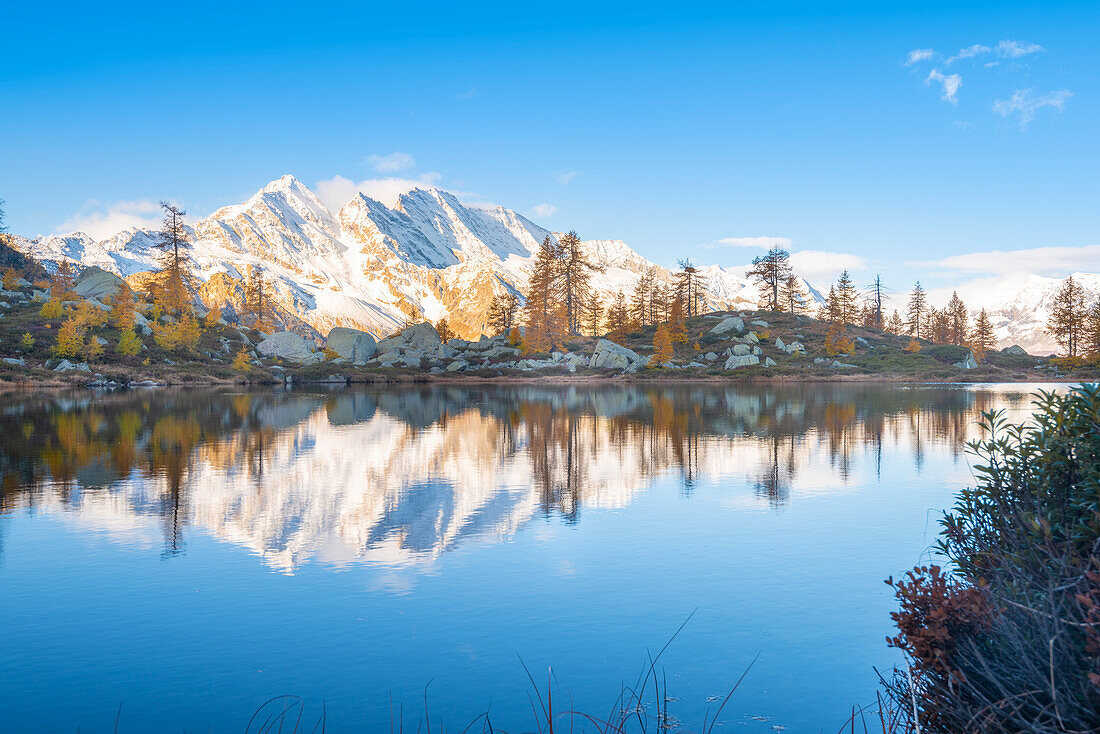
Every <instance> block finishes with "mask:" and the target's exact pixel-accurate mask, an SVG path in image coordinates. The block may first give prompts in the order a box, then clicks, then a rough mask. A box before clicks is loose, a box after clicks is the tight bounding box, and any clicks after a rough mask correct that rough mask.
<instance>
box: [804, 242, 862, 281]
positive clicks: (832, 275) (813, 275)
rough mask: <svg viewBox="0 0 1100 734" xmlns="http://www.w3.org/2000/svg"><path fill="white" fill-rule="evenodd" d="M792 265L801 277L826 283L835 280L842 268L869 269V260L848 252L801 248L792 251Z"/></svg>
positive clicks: (854, 270) (853, 270) (850, 269)
mask: <svg viewBox="0 0 1100 734" xmlns="http://www.w3.org/2000/svg"><path fill="white" fill-rule="evenodd" d="M791 267H792V268H794V272H795V273H796V274H797V275H799V276H800V277H803V278H805V279H806V280H809V281H811V282H813V283H822V284H824V283H827V282H830V281H833V280H835V279H836V278H837V276H839V275H840V272H841V271H842V270H848V271H851V272H857V271H860V270H867V261H866V260H864V259H863V258H862V257H859V256H858V255H852V254H849V253H846V252H826V251H824V250H799V251H798V252H793V253H791ZM826 287H827V286H826Z"/></svg>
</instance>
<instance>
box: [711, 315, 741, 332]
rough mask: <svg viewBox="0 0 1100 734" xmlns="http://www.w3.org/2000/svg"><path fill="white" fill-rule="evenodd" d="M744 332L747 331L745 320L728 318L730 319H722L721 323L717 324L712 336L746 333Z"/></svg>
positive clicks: (735, 317)
mask: <svg viewBox="0 0 1100 734" xmlns="http://www.w3.org/2000/svg"><path fill="white" fill-rule="evenodd" d="M744 330H745V322H744V320H742V319H741V318H739V317H737V316H728V317H726V318H724V319H722V320H721V321H719V322H718V323H717V324H715V325H714V328H712V329H711V330H710V333H711V334H725V333H726V332H727V331H744Z"/></svg>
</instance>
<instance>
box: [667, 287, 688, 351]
mask: <svg viewBox="0 0 1100 734" xmlns="http://www.w3.org/2000/svg"><path fill="white" fill-rule="evenodd" d="M668 333H669V336H671V337H672V341H674V342H676V343H677V344H687V340H688V336H687V324H686V323H685V317H684V302H683V301H682V300H680V296H675V297H674V298H673V299H672V305H671V306H669V309H668Z"/></svg>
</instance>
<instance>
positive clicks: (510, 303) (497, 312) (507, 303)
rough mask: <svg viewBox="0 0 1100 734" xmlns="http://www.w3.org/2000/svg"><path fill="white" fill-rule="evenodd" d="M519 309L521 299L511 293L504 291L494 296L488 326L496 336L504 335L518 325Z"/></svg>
mask: <svg viewBox="0 0 1100 734" xmlns="http://www.w3.org/2000/svg"><path fill="white" fill-rule="evenodd" d="M518 308H519V298H518V297H517V296H516V294H515V293H512V292H511V291H504V292H503V293H498V294H496V295H495V296H493V301H492V303H490V304H489V315H488V319H487V320H488V322H489V323H488V326H489V331H490V332H492V334H493V335H494V336H496V335H497V334H504V333H506V332H507V331H508V330H509V329H511V328H512V327H513V326H514V325H515V323H516V311H517V309H518Z"/></svg>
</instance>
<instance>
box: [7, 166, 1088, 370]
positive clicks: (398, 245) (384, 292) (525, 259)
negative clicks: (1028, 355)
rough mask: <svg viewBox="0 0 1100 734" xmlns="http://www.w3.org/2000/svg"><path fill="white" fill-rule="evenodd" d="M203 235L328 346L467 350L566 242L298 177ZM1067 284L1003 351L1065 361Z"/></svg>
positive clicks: (504, 219) (207, 270) (739, 301)
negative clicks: (444, 324) (396, 337)
mask: <svg viewBox="0 0 1100 734" xmlns="http://www.w3.org/2000/svg"><path fill="white" fill-rule="evenodd" d="M190 234H191V236H192V240H193V243H194V246H193V248H192V251H191V257H192V258H193V260H194V261H195V265H196V268H197V271H198V272H199V274H200V275H201V277H202V278H203V279H204V280H207V281H209V280H210V279H211V278H212V277H213V276H215V275H216V274H219V273H223V274H225V275H227V276H229V277H230V278H240V277H242V276H243V275H244V274H245V273H246V272H247V270H248V268H249V266H252V267H258V268H261V269H263V270H265V271H266V272H267V273H268V274H269V276H270V277H271V279H272V280H273V282H274V284H275V291H276V295H277V299H278V301H279V303H280V305H281V306H282V307H283V308H284V309H286V310H287V311H288V312H289V313H291V314H293V315H294V316H296V317H297V319H298V320H299V322H298V325H299V327H300V328H302V329H306V330H314V331H316V332H318V333H320V334H324V333H327V331H328V330H329V329H330V328H332V327H334V326H350V327H354V328H360V329H364V330H366V331H370V332H371V333H373V334H375V335H376V336H383V335H386V334H389V333H391V332H393V331H394V330H396V329H397V328H399V327H400V326H401V325H402V324H403V323H404V322H405V321H406V319H413V320H419V319H429V320H431V321H436V320H438V319H440V318H442V317H447V318H448V320H449V322H450V323H451V325H452V327H453V328H455V330H456V331H457V332H458V333H459V334H460V335H462V336H466V337H475V336H477V335H479V334H480V333H482V331H483V330H484V329H485V322H486V315H487V311H488V307H489V303H490V302H491V300H492V298H493V295H494V294H496V293H500V292H503V291H506V290H508V291H513V292H516V293H519V294H522V292H523V290H524V288H525V285H526V282H527V278H528V274H529V273H530V270H531V267H532V265H533V262H534V254H535V252H536V251H537V250H538V247H539V245H540V244H541V243H542V241H543V240H544V239H545V238H546V237H547V236H551V237H555V236H557V234H556V233H553V232H550V231H549V230H546V229H543V228H542V227H540V226H538V225H537V224H535V223H534V222H531V221H530V220H528V219H526V218H525V217H523V216H522V215H520V214H518V213H516V212H515V211H513V210H511V209H505V208H503V207H492V208H478V207H472V206H467V205H465V204H463V203H462V202H461V201H459V199H458V198H457V197H456V196H455V195H454V194H451V193H449V192H447V191H443V190H441V189H436V188H424V189H419V188H418V189H413V190H411V191H409V192H407V193H405V194H402V195H401V196H400V197H398V199H397V201H396V203H395V205H394V206H392V207H391V206H387V205H386V204H383V203H382V202H379V201H376V200H374V199H371V198H369V197H367V196H365V195H363V194H357V195H356V196H355V197H354V198H352V199H351V200H350V201H348V202H347V203H345V204H344V205H343V206H342V207H340V210H339V211H338V212H335V213H333V212H332V211H330V210H329V209H328V208H326V207H325V205H324V204H322V203H321V201H320V199H318V198H317V196H316V195H315V194H314V193H313V192H312V191H310V190H309V189H308V188H307V187H306V186H304V185H302V183H301V182H299V181H298V180H297V179H295V178H294V177H293V176H289V175H287V176H283V177H281V178H279V179H278V180H276V181H272V182H271V183H269V184H268V185H267V186H265V187H264V188H263V189H261V190H260V191H258V192H257V193H256V194H255V195H254V196H252V197H251V198H250V199H249V200H248V201H246V202H244V203H243V204H238V205H233V206H227V207H223V208H221V209H219V210H217V211H216V212H214V213H213V214H211V215H210V216H208V217H206V218H205V219H202V220H200V221H198V222H196V223H195V224H194V225H193V226H192V227H190ZM13 239H14V243H13V244H14V245H15V247H16V249H19V250H20V251H22V252H23V253H25V254H27V255H30V256H32V257H34V258H36V259H38V260H40V261H42V262H44V263H45V264H46V265H47V266H48V267H51V266H53V265H55V264H56V263H57V262H59V261H61V260H69V261H71V262H73V263H76V264H80V265H84V266H87V265H97V266H99V267H101V268H103V269H105V270H109V271H111V272H114V273H118V274H120V275H122V276H123V277H129V276H132V275H135V274H137V273H141V272H143V271H148V270H151V269H153V268H154V267H155V263H156V254H157V253H156V251H155V250H154V249H153V242H154V232H153V231H152V230H147V229H135V228H131V229H127V230H124V231H122V232H119V233H118V234H116V235H114V236H113V237H110V238H108V239H105V240H101V241H96V240H94V239H93V238H91V237H89V236H88V235H86V234H84V233H82V232H74V233H72V234H68V235H47V236H40V237H36V238H34V239H27V238H21V237H15V238H13ZM584 246H585V247H586V248H587V250H588V253H589V256H590V259H591V260H592V261H593V263H594V264H596V265H598V266H599V267H600V268H601V271H600V272H599V273H597V274H596V275H595V276H594V278H593V286H594V287H595V288H596V289H598V290H599V291H601V292H604V293H607V294H612V293H614V292H615V291H619V290H623V291H626V292H627V293H628V294H629V292H630V290H631V289H633V287H634V284H635V283H636V282H637V280H638V278H639V277H641V275H642V274H643V273H644V272H645V271H646V270H647V269H648V268H650V267H656V268H657V269H658V273H659V274H660V277H662V278H665V279H668V278H671V273H670V272H669V271H668V270H667V269H665V268H663V267H660V266H657V265H655V264H654V263H652V262H651V261H649V260H647V259H646V258H644V257H642V256H641V255H640V254H638V253H637V252H635V251H634V250H633V249H631V248H630V247H629V246H628V245H627V244H626V243H624V242H622V241H620V240H588V241H585V242H584ZM747 269H748V268H747V266H742V267H732V268H727V267H721V266H717V265H710V266H705V267H703V268H701V270H702V273H703V275H705V276H706V278H707V281H708V284H709V293H710V297H709V299H708V301H709V303H708V305H709V307H711V308H714V309H735V308H746V307H752V306H753V305H754V304H755V303H756V301H757V292H756V288H755V287H754V286H753V284H752V283H751V282H750V281H749V280H748V279H747V278H746V275H745V273H746V271H747ZM1078 277H1079V279H1080V280H1081V281H1082V283H1083V284H1084V285H1085V286H1086V288H1087V289H1088V290H1089V291H1090V292H1091V293H1092V295H1094V296H1096V295H1100V275H1088V274H1083V275H1080V276H1078ZM1058 283H1059V281H1057V280H1055V279H1048V278H1041V277H1039V276H1034V282H1033V283H1030V284H1029V285H1028V287H1027V288H1025V289H1024V291H1022V292H1020V293H1019V294H1018V295H1017V296H1016V297H1014V298H1013V300H1012V301H1011V302H1006V303H1005V304H1003V306H1000V307H998V308H996V309H994V311H993V316H994V319H995V324H996V326H997V330H998V336H999V337H1000V338H1001V340H1002V342H1004V343H1005V344H1006V345H1007V344H1011V343H1019V344H1021V345H1022V346H1024V347H1025V348H1027V349H1029V351H1032V350H1038V351H1044V350H1048V351H1049V350H1052V349H1053V345H1052V344H1050V340H1049V337H1047V336H1046V335H1045V333H1044V332H1043V325H1044V324H1045V323H1046V317H1047V315H1048V311H1047V309H1048V308H1049V303H1050V299H1051V296H1052V294H1053V292H1054V290H1056V289H1057V285H1058ZM806 285H807V286H808V287H809V288H810V293H811V295H812V297H813V298H814V299H815V300H818V301H820V300H822V299H821V294H820V293H819V292H818V291H817V290H816V289H814V288H813V287H812V286H810V284H809V283H806Z"/></svg>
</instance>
